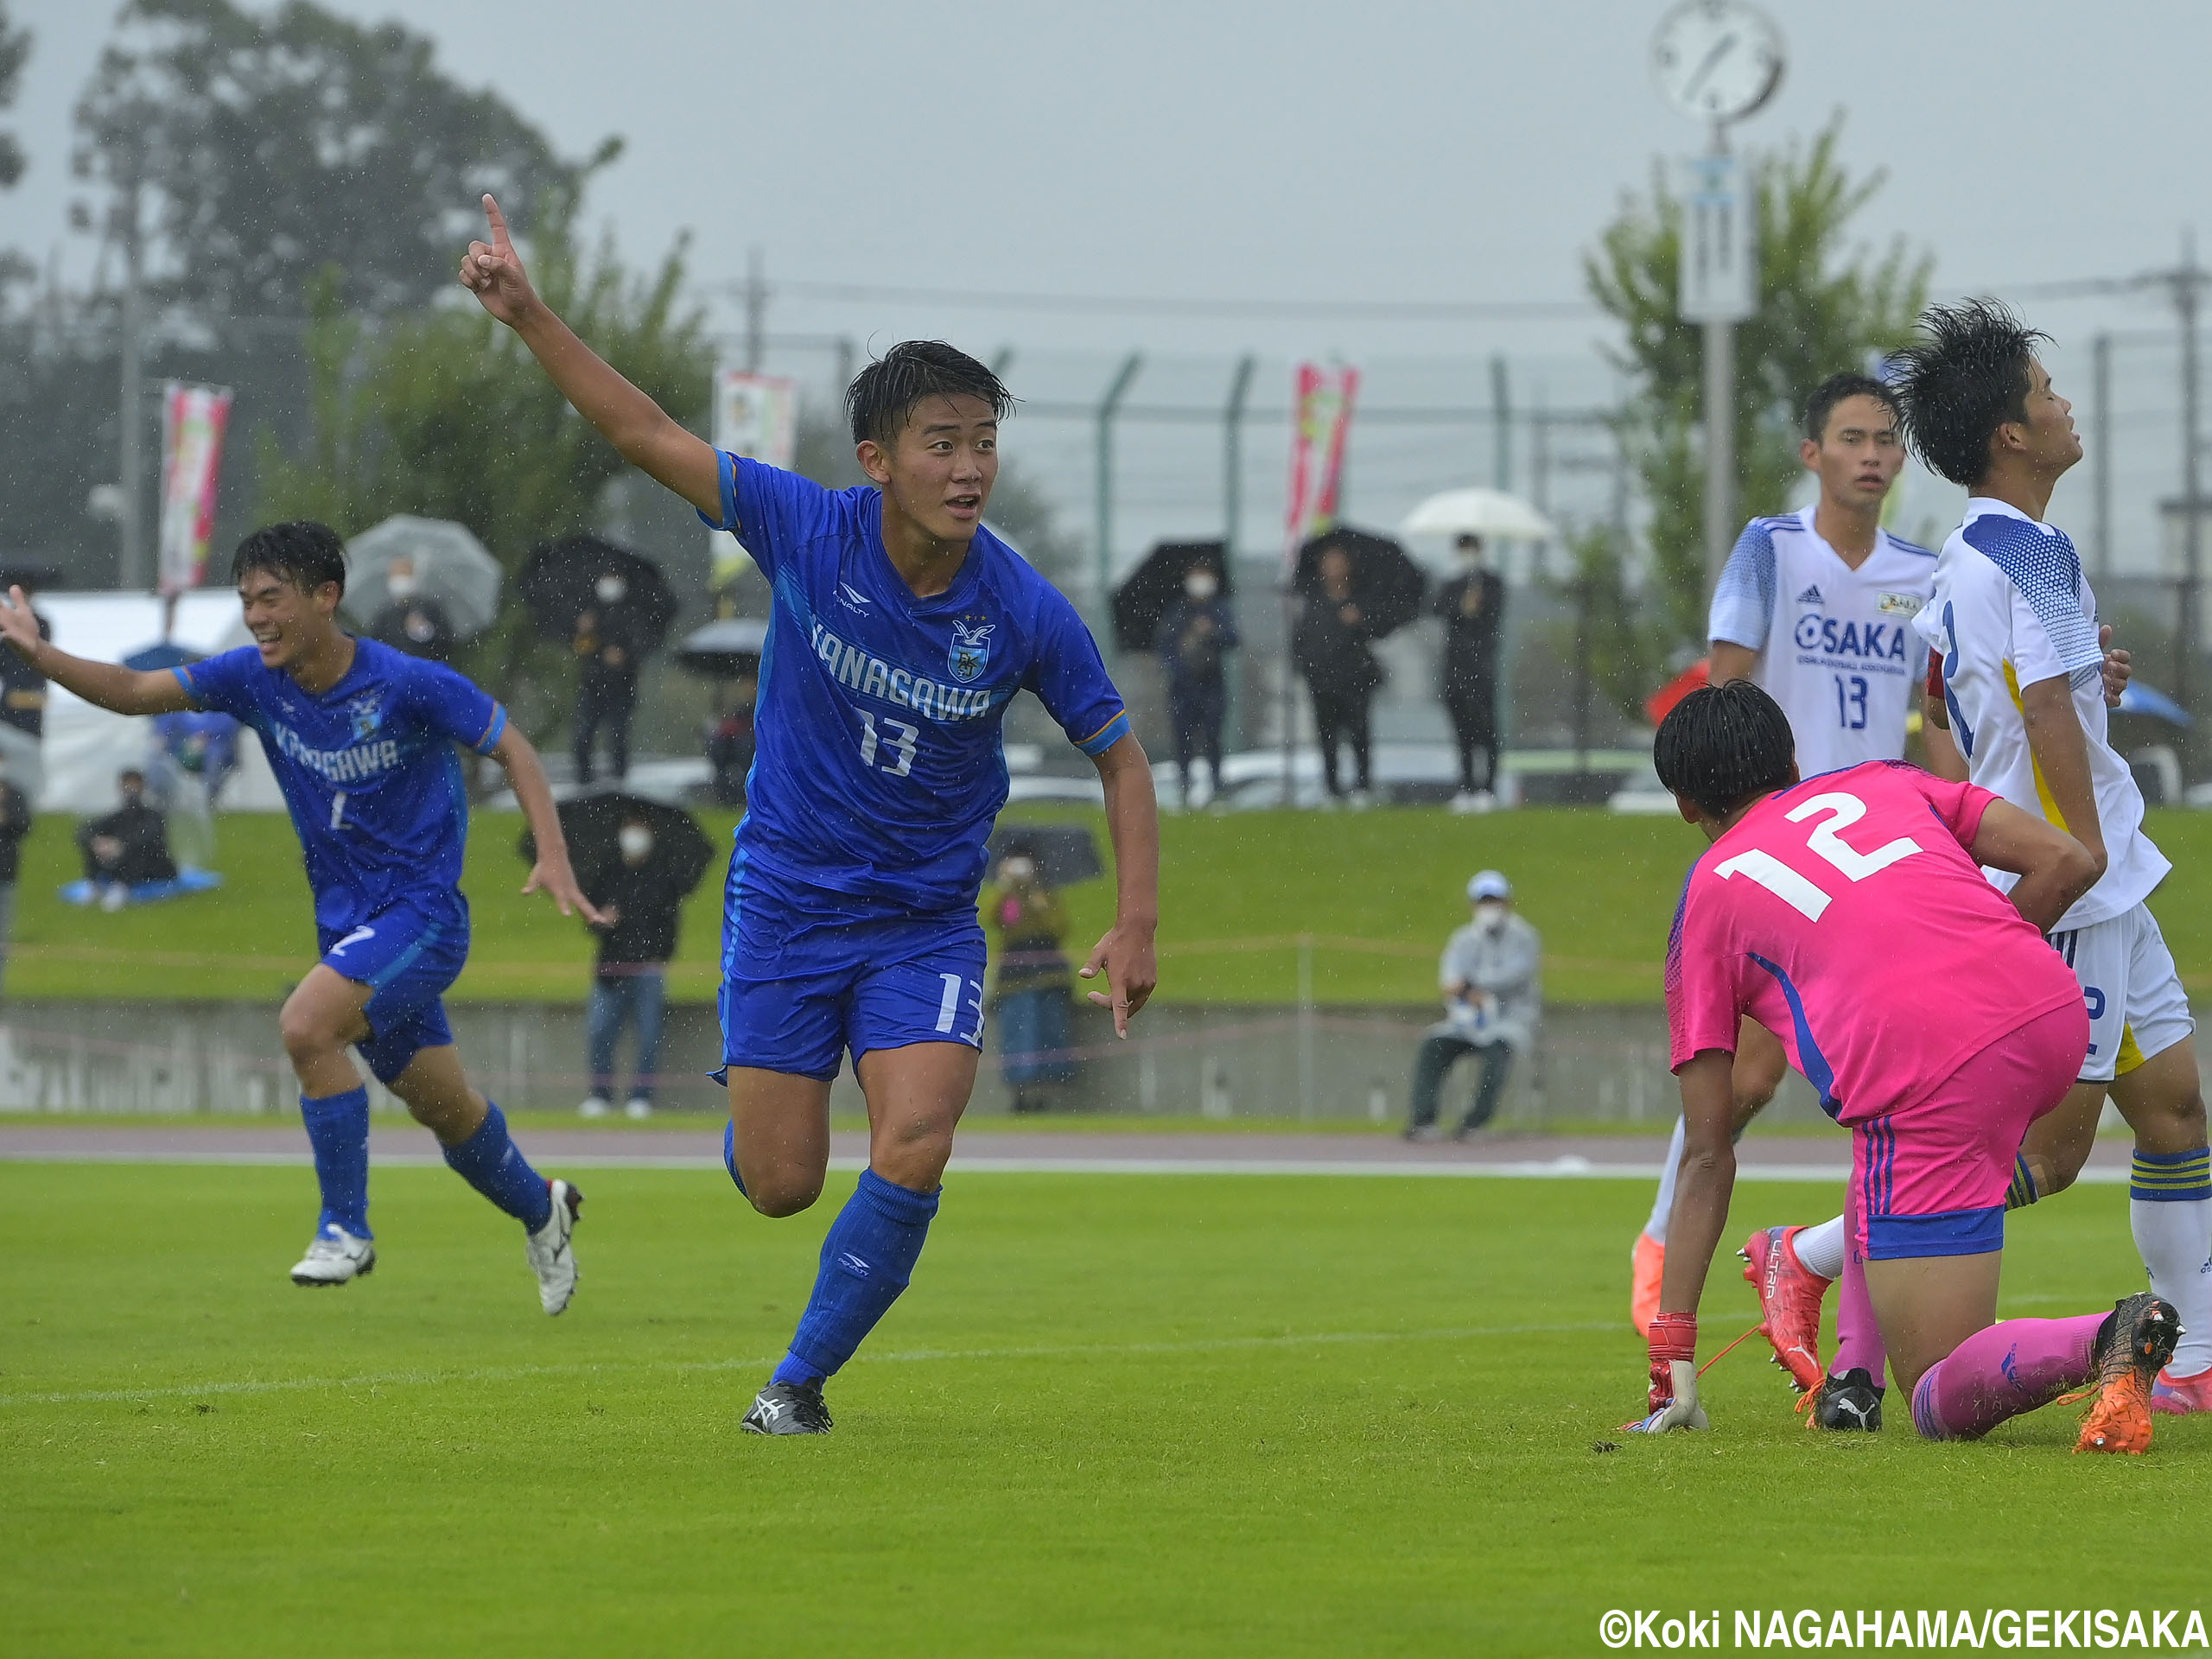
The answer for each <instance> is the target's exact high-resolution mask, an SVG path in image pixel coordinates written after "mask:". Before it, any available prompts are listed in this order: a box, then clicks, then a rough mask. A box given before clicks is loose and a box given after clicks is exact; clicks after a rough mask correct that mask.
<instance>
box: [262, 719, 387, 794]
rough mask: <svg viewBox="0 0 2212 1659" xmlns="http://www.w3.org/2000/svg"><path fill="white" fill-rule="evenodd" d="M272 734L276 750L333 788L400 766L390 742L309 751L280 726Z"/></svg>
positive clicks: (298, 739)
mask: <svg viewBox="0 0 2212 1659" xmlns="http://www.w3.org/2000/svg"><path fill="white" fill-rule="evenodd" d="M275 730H276V734H277V748H278V749H280V750H281V751H283V753H284V754H285V755H287V756H289V758H290V759H291V760H295V761H297V762H298V763H299V764H300V765H301V766H305V767H306V768H307V769H308V771H310V772H320V773H321V775H322V776H323V777H325V778H327V779H329V780H330V781H331V782H332V783H334V784H350V783H353V781H355V780H356V779H361V778H365V777H367V776H368V775H369V774H370V773H372V772H382V771H384V770H385V768H386V767H387V766H397V765H398V764H399V744H398V741H397V740H396V739H393V738H386V739H385V741H383V742H381V743H357V744H355V745H353V747H351V748H346V749H311V748H309V747H308V746H307V745H306V744H305V743H303V742H302V741H300V734H298V733H297V732H296V731H294V730H293V729H292V728H290V727H289V726H282V725H280V726H277V727H276V728H275Z"/></svg>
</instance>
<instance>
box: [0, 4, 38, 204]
mask: <svg viewBox="0 0 2212 1659" xmlns="http://www.w3.org/2000/svg"><path fill="white" fill-rule="evenodd" d="M30 54H31V32H30V30H29V29H11V28H10V27H9V23H8V0H0V110H4V109H8V108H10V107H12V106H13V105H14V104H15V101H16V85H17V83H18V82H20V81H21V80H22V74H23V62H24V60H26V59H28V58H29V56H30ZM22 176H23V149H22V145H21V144H18V143H16V135H15V134H14V133H12V132H0V190H7V189H12V188H14V186H15V183H16V180H18V179H20V178H22Z"/></svg>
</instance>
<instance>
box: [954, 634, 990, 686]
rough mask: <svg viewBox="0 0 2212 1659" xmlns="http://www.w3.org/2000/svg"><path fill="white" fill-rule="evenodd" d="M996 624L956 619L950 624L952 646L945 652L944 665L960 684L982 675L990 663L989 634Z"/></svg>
mask: <svg viewBox="0 0 2212 1659" xmlns="http://www.w3.org/2000/svg"><path fill="white" fill-rule="evenodd" d="M996 628H997V624H995V623H992V622H980V621H979V622H969V621H967V620H956V621H955V622H954V623H953V625H952V648H951V650H950V651H949V652H946V653H945V664H944V665H945V667H946V668H947V669H948V670H949V671H950V672H951V675H952V677H953V678H954V679H956V680H958V681H959V682H960V683H962V684H963V685H964V684H966V683H968V682H969V681H970V680H975V679H980V678H982V674H983V671H984V670H985V669H987V668H988V667H989V666H990V664H991V635H992V633H993V632H995V630H996Z"/></svg>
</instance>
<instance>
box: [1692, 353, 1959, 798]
mask: <svg viewBox="0 0 2212 1659" xmlns="http://www.w3.org/2000/svg"><path fill="white" fill-rule="evenodd" d="M1873 402H1874V400H1873V399H1872V397H1868V398H1866V403H1867V404H1870V405H1872V404H1873ZM1819 516H1820V509H1819V508H1818V507H1807V508H1804V509H1803V510H1802V511H1801V512H1793V513H1789V514H1787V515H1785V516H1783V517H1782V518H1754V519H1752V520H1751V523H1750V524H1747V525H1745V529H1744V533H1743V535H1742V536H1741V537H1738V539H1737V542H1736V550H1735V551H1734V552H1733V553H1732V554H1731V555H1730V556H1729V558H1728V564H1727V568H1726V569H1724V570H1723V571H1722V572H1721V574H1720V582H1719V588H1717V589H1716V590H1715V592H1714V594H1713V616H1712V621H1711V624H1710V630H1709V636H1708V637H1709V638H1710V639H1712V641H1713V655H1714V659H1715V660H1714V664H1713V665H1714V669H1715V672H1714V673H1713V678H1714V679H1715V680H1721V681H1725V680H1729V679H1734V678H1737V677H1738V676H1737V675H1734V674H1727V673H1723V672H1720V671H1719V670H1720V667H1721V663H1720V661H1719V659H1720V658H1721V657H1722V656H1723V655H1725V654H1731V653H1726V652H1724V647H1726V646H1729V645H1733V646H1735V647H1737V648H1738V650H1739V651H1745V652H1756V653H1757V658H1756V659H1755V660H1754V661H1753V662H1752V664H1751V671H1750V672H1749V673H1748V674H1745V675H1743V676H1741V677H1743V678H1746V679H1750V680H1751V681H1754V682H1755V683H1757V684H1758V686H1759V688H1760V689H1761V690H1764V691H1765V692H1766V694H1767V695H1768V696H1770V697H1772V698H1773V699H1774V700H1775V701H1776V702H1778V703H1780V704H1781V705H1782V712H1783V714H1785V715H1789V729H1790V731H1791V732H1792V733H1794V734H1796V739H1797V767H1798V770H1799V771H1800V772H1803V773H1804V775H1805V776H1806V777H1808V778H1810V777H1812V776H1813V775H1814V774H1815V773H1816V772H1840V771H1841V770H1842V769H1843V768H1844V767H1846V766H1861V765H1864V764H1865V763H1866V762H1867V761H1869V760H1902V759H1903V758H1904V739H1905V720H1906V716H1907V715H1909V714H1910V712H1911V709H1912V700H1913V694H1914V693H1915V692H1916V691H1917V690H1919V689H1920V684H1921V681H1922V678H1923V675H1924V672H1925V671H1926V669H1927V666H1928V648H1927V647H1926V646H1925V645H1923V644H1922V643H1921V640H1920V637H1919V636H1918V635H1917V634H1916V633H1915V632H1913V627H1912V620H1913V618H1915V617H1916V616H1917V615H1919V613H1920V608H1921V607H1922V606H1923V605H1925V604H1926V603H1927V602H1928V592H1929V583H1930V582H1931V581H1932V580H1933V579H1934V576H1935V573H1936V556H1935V555H1934V554H1933V553H1931V552H1929V550H1927V549H1926V548H1924V547H1916V546H1914V545H1913V543H1910V542H1908V541H1905V540H1903V539H1902V538H1900V537H1896V536H1892V535H1891V534H1890V532H1889V531H1886V530H1879V529H1878V530H1876V531H1875V532H1874V542H1873V546H1872V548H1871V549H1863V550H1858V556H1857V557H1856V558H1853V557H1851V556H1847V555H1846V554H1844V553H1840V552H1839V551H1837V550H1836V549H1835V548H1834V547H1832V546H1830V545H1829V544H1828V542H1827V538H1826V537H1823V536H1822V535H1821V531H1820V528H1819V525H1818V524H1817V523H1816V522H1815V521H1816V520H1817V519H1818V518H1819Z"/></svg>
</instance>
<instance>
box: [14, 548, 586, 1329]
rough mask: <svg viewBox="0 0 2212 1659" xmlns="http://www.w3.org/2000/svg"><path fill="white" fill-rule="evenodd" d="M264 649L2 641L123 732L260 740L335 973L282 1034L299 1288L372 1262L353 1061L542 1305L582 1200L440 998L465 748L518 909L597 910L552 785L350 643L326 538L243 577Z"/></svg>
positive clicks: (444, 697) (463, 919)
mask: <svg viewBox="0 0 2212 1659" xmlns="http://www.w3.org/2000/svg"><path fill="white" fill-rule="evenodd" d="M231 577H232V581H234V582H236V583H237V584H238V599H239V601H241V603H243V604H244V606H245V625H246V627H247V630H248V631H249V632H251V634H252V635H253V639H254V643H253V644H252V645H241V646H240V647H238V649H237V650H236V651H227V652H222V653H221V654H220V655H219V656H214V657H210V658H207V659H206V660H205V661H202V662H197V663H194V664H190V665H189V666H188V667H184V668H178V669H174V670H161V671H154V672H149V673H139V672H137V671H133V670H131V669H128V668H123V667H120V666H118V665H116V664H111V663H94V662H87V661H86V659H84V658H81V657H72V656H69V655H68V654H67V653H66V652H60V651H56V650H55V649H54V647H53V646H52V645H48V643H46V642H45V641H44V640H42V639H40V638H39V634H38V622H37V619H36V618H35V617H34V616H33V615H32V614H31V612H30V608H29V605H28V604H27V603H26V602H25V601H24V598H23V593H22V589H21V588H16V589H14V590H12V591H11V593H10V600H11V601H12V603H11V604H10V605H9V606H7V607H0V635H4V636H5V638H6V639H7V641H8V643H9V644H10V645H13V646H14V647H15V648H16V650H17V651H19V652H22V654H23V655H24V656H25V657H27V658H29V659H30V660H31V662H32V664H34V665H35V666H36V667H37V668H38V669H39V670H40V671H41V672H42V673H44V674H45V675H46V677H48V679H50V680H53V681H54V682H55V683H58V684H60V685H64V686H67V688H68V689H69V690H72V691H73V692H75V693H76V694H77V695H78V696H80V697H82V698H84V699H85V701H86V702H91V703H96V704H98V705H99V707H100V708H103V709H112V710H113V711H114V712H115V713H117V714H119V715H163V714H174V713H176V712H179V711H181V710H184V709H215V710H218V711H219V712H221V713H223V714H226V715H232V717H234V718H235V719H237V720H238V721H241V722H243V723H244V724H245V725H247V726H250V727H251V728H253V730H254V732H255V733H256V734H257V735H258V736H259V737H260V739H261V747H262V749H263V751H264V753H266V754H267V755H268V757H269V765H270V770H272V771H273V772H275V773H276V775H277V786H278V787H279V788H280V789H281V790H283V794H284V804H286V805H287V806H288V807H289V808H290V809H291V813H292V823H293V825H294V827H295V828H296V829H298V831H299V835H300V845H301V848H302V851H303V852H304V853H305V855H306V860H307V874H308V887H310V888H312V889H313V891H314V893H315V929H316V932H317V934H318V935H319V937H320V938H321V950H322V961H321V963H318V964H316V966H315V967H314V968H312V969H309V970H308V976H307V977H306V978H305V979H303V980H302V981H301V982H300V984H299V987H298V988H297V989H296V990H295V991H293V993H292V995H290V997H289V998H288V999H287V1000H286V1001H285V1003H284V1010H283V1014H281V1015H280V1016H279V1017H278V1020H279V1027H280V1029H281V1030H282V1032H283V1039H284V1047H285V1050H286V1052H288V1053H289V1054H290V1056H291V1058H292V1065H293V1069H294V1070H295V1071H297V1072H298V1074H299V1078H300V1110H301V1113H302V1116H304V1117H305V1118H306V1120H307V1129H308V1141H309V1143H310V1144H311V1145H312V1146H313V1147H314V1148H315V1175H316V1178H317V1179H318V1180H319V1181H320V1182H321V1186H322V1217H321V1223H320V1224H319V1225H318V1226H317V1227H316V1230H315V1238H314V1241H313V1242H312V1243H310V1244H309V1245H308V1251H307V1255H305V1256H304V1257H302V1260H301V1261H300V1263H299V1265H298V1266H296V1267H295V1268H293V1269H292V1282H293V1283H295V1284H299V1285H342V1284H345V1283H346V1282H347V1281H350V1280H353V1279H355V1278H358V1277H359V1275H360V1274H365V1273H366V1272H368V1271H369V1270H370V1269H371V1268H373V1267H374V1266H375V1265H376V1260H377V1253H376V1246H375V1245H374V1243H372V1241H371V1235H370V1232H369V1097H368V1093H367V1091H366V1090H365V1089H363V1088H362V1086H361V1079H360V1075H359V1073H358V1072H357V1071H354V1069H353V1062H352V1061H351V1060H349V1059H348V1058H346V1047H347V1046H348V1045H353V1046H359V1049H360V1051H361V1055H362V1058H365V1059H366V1060H367V1061H368V1063H369V1069H370V1070H371V1071H374V1072H375V1073H376V1074H377V1076H378V1078H379V1079H380V1080H382V1081H383V1083H384V1084H385V1086H386V1087H388V1088H390V1089H391V1091H392V1092H393V1093H394V1094H396V1095H397V1096H399V1097H400V1098H401V1099H402V1100H404V1101H405V1102H406V1103H407V1109H408V1110H410V1112H412V1113H414V1115H415V1118H416V1122H419V1123H421V1124H423V1126H424V1127H425V1128H429V1131H430V1132H431V1133H432V1134H433V1135H436V1136H437V1138H438V1141H439V1144H440V1145H441V1146H442V1147H443V1149H444V1152H445V1158H446V1162H447V1163H448V1164H449V1165H450V1166H452V1167H453V1169H454V1171H455V1173H458V1174H460V1175H461V1177H462V1178H463V1179H466V1180H467V1182H468V1184H469V1185H471V1186H473V1187H474V1188H475V1189H476V1190H477V1191H478V1192H481V1193H482V1194H483V1195H484V1196H485V1197H486V1198H489V1199H490V1200H491V1201H492V1202H493V1204H495V1205H498V1206H499V1208H500V1209H502V1210H504V1211H506V1212H507V1213H508V1214H509V1215H511V1216H512V1217H515V1218H516V1219H518V1221H520V1222H521V1223H522V1224H523V1229H524V1233H525V1234H526V1241H525V1255H526V1256H527V1258H528V1260H529V1262H530V1265H531V1268H532V1270H533V1271H535V1272H536V1274H537V1291H538V1300H539V1302H540V1305H541V1306H543V1308H544V1309H545V1311H546V1312H547V1313H559V1312H560V1311H561V1310H562V1309H563V1308H564V1307H566V1306H568V1305H569V1297H570V1296H571V1295H572V1294H575V1286H576V1258H575V1251H574V1250H573V1249H571V1248H570V1245H569V1235H570V1233H571V1231H572V1230H574V1228H575V1219H576V1211H578V1209H579V1208H581V1207H582V1204H583V1195H582V1193H580V1192H577V1191H576V1190H575V1188H574V1187H573V1186H570V1185H569V1183H568V1182H566V1181H558V1180H556V1181H548V1180H547V1179H545V1178H544V1177H543V1176H542V1175H540V1174H539V1173H537V1171H536V1170H534V1169H532V1168H531V1166H530V1164H529V1162H528V1160H525V1159H524V1157H523V1155H522V1154H521V1152H520V1151H519V1150H518V1149H517V1147H516V1146H515V1144H514V1142H513V1141H511V1140H510V1139H509V1138H508V1136H507V1124H506V1120H505V1117H503V1116H501V1115H500V1112H499V1108H498V1107H497V1106H495V1105H493V1103H491V1102H490V1101H488V1100H486V1099H485V1098H484V1096H482V1095H480V1094H479V1093H477V1092H476V1090H474V1089H472V1088H470V1087H469V1085H468V1079H467V1076H466V1075H465V1074H464V1073H463V1072H462V1071H461V1061H460V1060H459V1058H456V1057H455V1055H454V1048H453V1033H452V1031H451V1029H450V1028H449V1027H448V1026H447V1024H446V1015H445V1007H444V1004H443V1003H442V1001H440V998H441V997H442V995H444V992H445V989H446V987H447V986H448V985H450V984H452V983H453V982H454V977H455V976H457V975H459V973H460V972H461V964H462V963H464V962H465V961H466V960H467V956H468V901H467V899H464V898H462V897H461V890H460V887H459V885H458V884H459V882H460V880H461V851H462V848H463V846H464V844H465V843H466V842H467V836H468V807H467V796H466V794H465V793H464V791H463V789H462V785H461V763H460V761H459V760H458V759H457V758H456V757H455V755H454V744H455V743H456V742H459V743H462V744H466V745H467V747H469V748H471V749H473V750H474V751H475V752H476V753H479V754H486V755H490V756H491V757H492V758H493V760H497V761H499V764H500V765H501V766H505V768H506V771H507V776H508V778H509V779H510V780H511V781H512V783H513V785H514V789H515V798H517V799H518V801H520V802H521V803H522V808H523V811H524V813H525V814H526V815H527V816H528V817H529V819H530V826H531V829H532V830H533V831H534V832H535V833H536V835H537V868H534V869H533V870H531V873H530V880H529V881H528V882H527V883H526V884H525V885H524V888H523V891H524V892H525V893H534V892H537V891H538V890H539V889H541V888H542V889H543V890H544V891H545V892H547V893H550V894H551V895H552V896H553V900H554V902H555V903H556V904H557V905H559V906H561V909H562V910H563V912H564V913H565V912H568V911H569V910H571V909H575V910H578V911H581V912H583V913H584V915H586V916H587V917H588V918H594V919H596V918H597V915H598V912H596V911H594V909H593V908H592V907H591V906H590V905H589V904H588V902H587V901H586V900H585V899H584V897H583V894H582V893H580V892H579V891H578V890H577V887H576V880H575V876H574V875H573V874H571V873H570V872H569V855H568V848H567V843H566V842H564V841H563V839H562V836H561V821H560V819H559V818H558V817H556V816H555V814H554V810H553V797H552V795H551V793H550V791H548V789H547V788H546V785H545V772H544V768H543V766H540V765H539V764H538V760H537V750H535V749H533V748H532V747H531V745H530V741H529V740H528V739H527V738H525V737H524V736H523V734H521V733H520V732H518V731H517V730H515V728H513V727H512V726H510V725H509V724H508V723H507V713H506V710H505V709H503V708H501V707H500V706H499V704H498V703H497V702H494V701H493V699H492V698H491V697H490V696H486V694H485V693H484V692H483V691H481V690H478V689H477V687H476V686H474V684H472V683H470V682H469V681H467V680H466V679H464V678H462V677H461V676H460V675H459V674H457V673H455V672H454V671H453V670H451V669H449V668H447V667H445V666H443V665H442V664H437V663H432V662H428V661H424V660H423V659H420V658H413V657H408V656H404V655H403V654H402V653H400V652H396V651H393V650H391V649H390V648H389V647H388V646H385V645H378V644H377V643H376V642H375V641H374V640H372V639H354V638H353V636H352V635H351V634H348V633H347V632H346V631H345V630H344V629H342V628H341V627H340V626H338V601H340V599H341V598H342V597H343V596H344V594H345V592H346V550H345V547H344V545H343V544H342V543H340V541H339V539H338V536H337V532H336V531H333V530H331V529H330V528H329V527H328V526H327V525H324V524H272V525H270V526H268V527H266V528H264V529H262V530H257V531H255V532H254V533H253V534H252V535H251V536H249V537H246V538H245V541H243V542H241V543H238V554H237V556H236V557H235V558H233V559H232V562H231Z"/></svg>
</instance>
